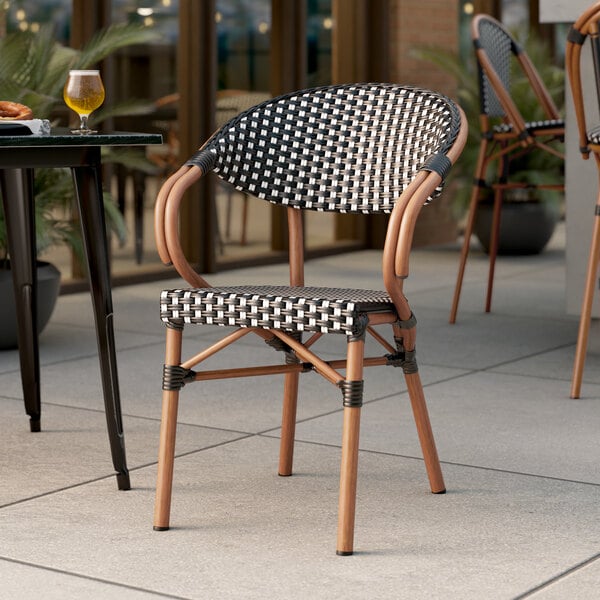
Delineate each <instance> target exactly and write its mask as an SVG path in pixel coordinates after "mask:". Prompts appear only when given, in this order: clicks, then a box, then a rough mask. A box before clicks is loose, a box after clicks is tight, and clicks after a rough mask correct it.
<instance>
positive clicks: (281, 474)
mask: <svg viewBox="0 0 600 600" xmlns="http://www.w3.org/2000/svg"><path fill="white" fill-rule="evenodd" d="M277 475H279V477H291V476H292V474H291V473H277Z"/></svg>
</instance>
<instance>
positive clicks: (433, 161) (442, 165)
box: [422, 153, 452, 181]
mask: <svg viewBox="0 0 600 600" xmlns="http://www.w3.org/2000/svg"><path fill="white" fill-rule="evenodd" d="M451 167H452V162H451V161H450V159H449V158H448V157H447V156H446V155H445V154H439V153H438V154H432V155H431V156H430V157H429V158H428V159H427V160H426V161H425V164H424V165H423V167H422V170H423V171H432V172H434V173H437V174H438V175H439V176H440V177H441V178H442V181H444V180H445V179H446V176H447V175H448V173H449V172H450V169H451Z"/></svg>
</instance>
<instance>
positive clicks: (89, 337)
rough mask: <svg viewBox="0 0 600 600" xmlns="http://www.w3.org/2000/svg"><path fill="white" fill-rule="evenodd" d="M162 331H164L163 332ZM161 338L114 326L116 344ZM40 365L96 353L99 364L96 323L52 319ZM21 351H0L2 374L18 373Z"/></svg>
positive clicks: (42, 344)
mask: <svg viewBox="0 0 600 600" xmlns="http://www.w3.org/2000/svg"><path fill="white" fill-rule="evenodd" d="M161 334H162V332H161ZM161 339H162V336H161V337H157V336H150V335H147V334H146V333H144V332H143V331H141V332H137V333H136V332H133V331H121V330H119V329H115V347H116V349H117V351H118V350H120V349H123V348H135V347H137V346H141V345H145V344H149V343H156V342H157V341H158V340H161ZM39 355H40V365H42V366H43V365H47V364H53V363H59V362H64V361H70V360H74V359H79V358H82V357H85V356H93V357H94V358H95V360H96V364H98V344H97V342H96V333H95V329H94V328H93V325H92V327H91V328H89V327H80V326H74V325H64V324H62V323H60V322H58V321H56V322H55V321H54V320H51V321H50V323H49V324H48V326H47V327H46V329H45V330H44V331H43V333H42V334H41V336H40V342H39ZM19 369H20V366H19V353H18V351H17V350H2V351H0V373H7V372H12V371H17V373H18V372H19Z"/></svg>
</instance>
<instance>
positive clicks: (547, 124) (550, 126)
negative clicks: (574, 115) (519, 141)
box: [492, 119, 565, 133]
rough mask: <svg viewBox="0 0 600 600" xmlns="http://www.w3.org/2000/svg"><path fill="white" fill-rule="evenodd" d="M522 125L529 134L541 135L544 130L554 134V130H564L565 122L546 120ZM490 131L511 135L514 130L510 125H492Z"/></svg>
mask: <svg viewBox="0 0 600 600" xmlns="http://www.w3.org/2000/svg"><path fill="white" fill-rule="evenodd" d="M524 125H525V129H526V131H528V132H529V133H542V132H544V131H546V130H552V132H554V131H555V130H556V129H560V128H564V126H565V122H564V121H563V120H562V119H547V120H544V121H531V122H525V124H524ZM492 129H493V131H494V132H496V133H511V132H512V131H513V129H514V128H513V126H512V125H511V124H510V123H499V124H498V125H494V127H493V128H492Z"/></svg>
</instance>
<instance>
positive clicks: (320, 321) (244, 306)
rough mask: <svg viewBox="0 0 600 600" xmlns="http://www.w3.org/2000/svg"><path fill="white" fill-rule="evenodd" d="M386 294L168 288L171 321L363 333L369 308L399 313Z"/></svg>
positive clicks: (163, 305)
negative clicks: (365, 316)
mask: <svg viewBox="0 0 600 600" xmlns="http://www.w3.org/2000/svg"><path fill="white" fill-rule="evenodd" d="M394 310H395V308H394V305H393V304H392V302H391V300H390V298H389V296H388V295H387V294H386V293H385V292H378V291H372V290H347V289H335V288H311V287H286V286H241V287H237V286H234V287H220V288H203V289H187V290H180V289H176V290H164V291H163V292H162V294H161V299H160V312H161V318H162V320H163V321H164V322H165V323H169V324H173V325H184V324H188V323H194V324H200V325H222V326H236V327H262V328H264V329H281V330H285V331H317V332H321V333H342V334H346V335H357V334H360V333H361V332H362V331H363V329H364V326H365V324H364V317H363V315H365V314H366V313H369V312H382V311H386V312H389V311H394Z"/></svg>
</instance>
